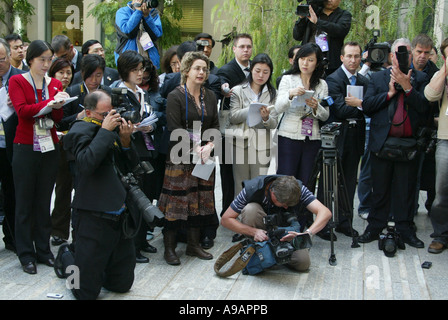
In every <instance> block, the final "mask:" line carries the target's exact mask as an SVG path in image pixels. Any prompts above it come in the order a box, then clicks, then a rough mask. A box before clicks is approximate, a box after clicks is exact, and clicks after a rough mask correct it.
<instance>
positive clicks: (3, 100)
mask: <svg viewBox="0 0 448 320" xmlns="http://www.w3.org/2000/svg"><path fill="white" fill-rule="evenodd" d="M14 112H15V111H14V108H11V107H9V106H8V93H7V92H6V87H3V88H1V89H0V117H1V118H2V119H3V121H6V120H8V119H9V117H10V116H12V115H13V114H14Z"/></svg>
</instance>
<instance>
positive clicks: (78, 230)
mask: <svg viewBox="0 0 448 320" xmlns="http://www.w3.org/2000/svg"><path fill="white" fill-rule="evenodd" d="M84 106H85V109H86V117H85V118H84V119H83V120H79V121H76V122H75V123H74V124H73V126H72V127H71V129H70V131H69V132H68V134H67V135H66V136H65V138H64V139H65V140H64V148H65V149H66V150H67V151H69V152H71V153H72V154H73V155H74V157H75V161H76V163H77V166H76V168H77V177H78V185H77V189H76V193H75V196H74V199H73V202H72V207H73V209H74V210H76V213H77V214H76V221H74V230H75V240H76V241H75V248H74V250H75V253H74V261H73V257H71V258H70V254H72V252H70V247H69V246H68V245H62V246H61V247H60V249H59V252H58V256H57V258H56V261H55V271H56V274H57V275H58V277H60V278H63V277H66V276H67V275H66V274H65V272H66V270H67V269H66V268H67V266H68V265H74V266H76V267H77V268H78V270H79V272H78V275H79V278H78V279H79V287H78V288H77V287H73V288H72V292H73V294H74V296H75V297H76V298H77V299H82V300H90V299H96V298H97V297H98V295H99V293H100V290H101V287H104V288H106V289H108V290H110V291H114V292H127V291H128V290H129V289H130V288H131V286H132V284H133V281H134V268H135V247H134V242H133V239H129V238H128V237H125V236H124V232H123V226H122V224H123V222H124V216H125V213H126V207H125V200H126V197H127V191H126V189H125V187H124V186H123V184H122V182H121V180H120V179H119V177H118V175H117V172H116V168H119V170H120V171H121V172H131V171H132V169H133V168H135V167H136V166H137V165H138V163H139V160H138V155H137V152H136V151H134V149H133V148H132V145H131V134H132V132H133V130H134V125H133V124H132V123H131V122H130V121H129V122H126V121H125V120H124V119H122V118H121V116H120V114H119V113H117V112H116V110H113V109H112V104H111V98H110V96H109V95H108V94H107V93H106V92H104V91H101V90H98V91H95V92H93V93H90V94H88V95H87V96H86V98H85V100H84ZM117 128H118V129H119V131H118V132H117ZM74 276H77V274H76V273H75V274H74Z"/></svg>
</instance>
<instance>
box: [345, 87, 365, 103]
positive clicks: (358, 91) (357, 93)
mask: <svg viewBox="0 0 448 320" xmlns="http://www.w3.org/2000/svg"><path fill="white" fill-rule="evenodd" d="M349 94H350V95H351V96H352V97H355V98H358V99H361V100H363V97H364V87H363V86H351V85H348V86H347V97H348V96H349Z"/></svg>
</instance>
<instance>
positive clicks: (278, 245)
mask: <svg viewBox="0 0 448 320" xmlns="http://www.w3.org/2000/svg"><path fill="white" fill-rule="evenodd" d="M264 224H265V226H266V229H267V232H268V237H269V242H268V243H269V246H270V248H271V251H272V253H273V255H274V257H275V260H276V262H277V263H278V264H285V263H288V262H290V261H291V255H292V253H293V252H294V251H296V250H298V249H305V248H310V247H311V239H310V238H309V235H308V234H305V235H304V238H302V237H301V238H300V239H299V240H298V241H294V240H296V239H294V240H293V241H292V242H287V241H280V239H281V238H283V237H284V236H285V235H286V234H287V233H288V231H296V232H299V230H300V225H299V222H298V221H297V217H296V215H295V214H294V213H290V212H281V213H277V214H270V215H266V216H265V217H264ZM283 225H285V226H286V227H280V226H283ZM307 236H308V237H307ZM305 238H306V239H305Z"/></svg>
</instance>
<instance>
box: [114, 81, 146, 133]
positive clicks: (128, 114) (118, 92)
mask: <svg viewBox="0 0 448 320" xmlns="http://www.w3.org/2000/svg"><path fill="white" fill-rule="evenodd" d="M127 93H128V89H127V88H112V93H111V99H112V106H113V107H114V109H115V110H116V111H117V113H119V114H120V116H121V117H122V118H123V119H125V120H126V121H131V123H134V124H135V123H139V122H140V121H141V116H140V113H139V112H137V111H128V109H129V108H128V106H129V105H130V103H129V101H128V96H127Z"/></svg>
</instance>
